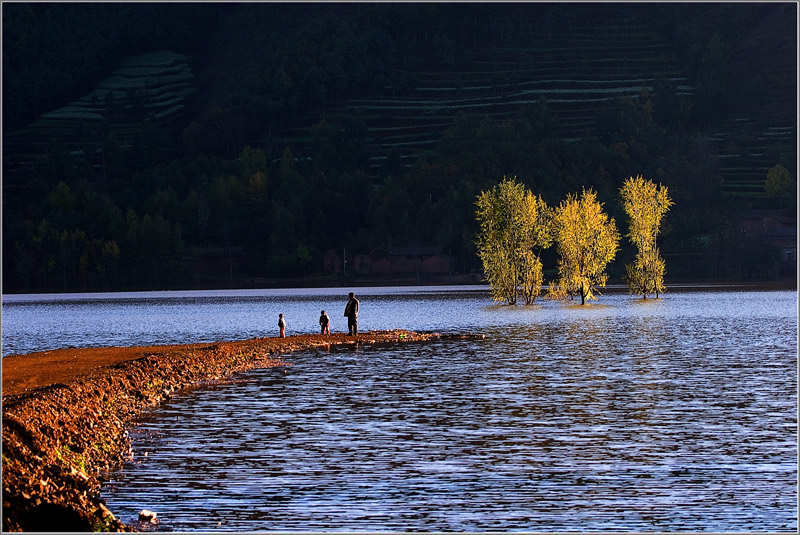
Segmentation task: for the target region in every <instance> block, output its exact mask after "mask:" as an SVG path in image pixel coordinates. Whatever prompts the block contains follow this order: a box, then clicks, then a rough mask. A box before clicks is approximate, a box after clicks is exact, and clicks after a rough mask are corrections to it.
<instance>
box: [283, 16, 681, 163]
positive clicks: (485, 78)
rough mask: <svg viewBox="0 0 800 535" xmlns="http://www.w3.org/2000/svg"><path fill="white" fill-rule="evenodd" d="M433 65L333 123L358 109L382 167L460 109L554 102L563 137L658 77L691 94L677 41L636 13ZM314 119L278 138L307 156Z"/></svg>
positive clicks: (503, 114) (498, 114) (503, 110)
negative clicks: (611, 102) (393, 153)
mask: <svg viewBox="0 0 800 535" xmlns="http://www.w3.org/2000/svg"><path fill="white" fill-rule="evenodd" d="M520 41H522V40H520ZM432 63H435V64H433V65H430V67H428V68H425V69H418V70H413V71H412V70H403V69H395V70H394V71H392V72H391V74H390V76H389V79H390V80H391V83H390V84H389V85H386V86H385V87H384V91H383V96H381V97H374V98H365V99H353V100H349V101H346V102H343V103H340V104H339V105H338V106H334V107H330V108H329V109H328V113H327V117H328V118H329V120H336V119H337V118H343V117H348V116H352V115H357V116H358V117H359V118H360V119H361V120H363V121H364V123H365V126H366V128H367V132H368V133H367V136H368V139H367V142H368V146H369V153H370V161H371V167H372V168H373V170H375V169H378V168H379V167H380V166H381V165H382V162H383V160H385V159H386V158H387V157H388V154H389V152H390V151H393V150H394V151H398V152H399V153H400V155H401V158H402V159H403V161H404V162H405V164H406V165H407V166H410V165H412V164H413V162H414V161H415V160H416V159H417V158H418V157H419V156H420V155H422V154H425V151H426V149H430V148H432V147H433V146H435V144H436V143H437V141H438V139H439V138H440V136H441V134H442V132H443V131H444V130H445V129H446V128H447V127H448V126H450V125H451V124H452V122H453V120H454V119H455V117H456V116H457V114H458V113H460V112H467V113H472V114H480V115H483V116H485V117H488V118H489V119H492V120H497V121H502V120H505V119H508V118H511V117H513V116H514V115H515V114H518V113H519V111H520V109H521V108H522V107H523V106H525V105H528V104H534V103H537V102H538V101H540V99H545V100H546V101H547V103H548V104H549V105H550V107H551V109H552V110H553V111H554V112H555V114H556V115H557V117H558V120H559V125H560V132H558V135H559V136H560V137H562V138H564V139H567V140H574V139H580V138H582V137H586V136H591V135H593V134H594V133H595V114H596V113H597V111H598V110H599V109H600V107H601V105H602V104H603V103H605V102H607V101H609V100H611V99H614V98H616V97H620V96H635V95H639V94H640V92H641V91H642V89H643V88H646V89H648V90H652V89H653V85H654V83H655V82H656V80H657V79H659V78H660V79H665V80H668V81H670V82H672V83H673V84H674V85H675V87H676V88H677V93H678V94H683V95H687V94H691V93H692V87H691V85H690V84H689V83H688V81H687V78H686V77H685V75H684V74H683V73H682V72H681V70H680V68H679V65H678V62H677V60H676V58H675V56H674V54H673V52H672V47H671V46H670V45H669V44H668V43H667V42H666V41H665V40H664V39H663V38H662V37H661V36H659V35H658V34H657V33H655V32H653V31H651V30H650V29H649V28H648V27H646V26H644V25H642V24H637V23H635V22H634V21H633V20H628V21H625V20H615V21H613V22H612V21H588V20H587V21H582V22H580V21H576V22H574V23H573V24H572V25H571V26H570V27H569V29H568V31H567V29H564V30H562V32H560V33H555V32H540V33H532V34H531V35H529V36H527V38H526V39H525V40H524V42H519V43H514V42H508V43H504V44H503V46H494V47H491V48H484V49H477V50H476V51H475V54H474V55H473V57H472V58H471V61H469V62H463V63H461V64H458V65H456V64H454V62H450V64H449V65H448V64H447V63H445V64H444V65H442V62H432ZM314 120H315V117H314V116H313V115H311V114H308V115H306V116H301V117H299V118H298V120H297V122H296V126H295V127H293V128H291V129H290V130H289V131H287V132H286V133H285V135H284V136H283V137H282V138H280V139H279V140H278V142H279V143H284V144H287V145H289V146H290V147H292V149H293V151H294V152H295V153H296V154H297V153H302V151H303V149H304V148H305V147H306V146H307V143H308V142H309V140H310V137H309V127H310V125H311V124H313V121H314Z"/></svg>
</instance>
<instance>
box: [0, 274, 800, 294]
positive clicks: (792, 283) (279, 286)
mask: <svg viewBox="0 0 800 535" xmlns="http://www.w3.org/2000/svg"><path fill="white" fill-rule="evenodd" d="M309 282H310V281H308V280H302V281H301V280H296V281H293V280H283V279H281V280H277V281H272V283H268V284H258V285H255V284H241V285H238V286H237V285H233V286H232V285H230V284H224V285H203V284H197V285H191V286H174V287H169V288H151V287H143V288H109V289H97V288H95V289H92V290H67V291H62V290H52V291H30V292H6V293H3V294H2V295H3V296H24V295H54V296H56V295H72V294H76V295H90V294H106V293H111V294H116V293H159V292H206V291H208V292H225V291H231V292H236V291H254V290H265V291H269V290H333V289H347V288H355V289H360V290H361V289H368V288H382V289H386V288H412V287H420V288H430V287H437V286H440V287H445V288H446V287H449V286H454V287H464V288H472V289H474V291H482V290H488V288H489V285H488V283H487V282H484V281H481V282H476V281H470V282H454V281H449V280H448V281H432V280H426V281H416V280H412V279H392V280H383V279H361V280H355V281H348V283H347V284H344V283H329V284H308V283H309ZM318 282H319V281H318ZM797 283H798V279H797V278H780V279H770V280H747V279H744V280H722V281H720V280H716V279H709V280H698V279H682V278H679V279H673V280H670V281H669V282H667V283H665V285H666V288H667V291H669V290H670V288H674V289H675V290H677V291H708V290H711V291H717V290H720V291H725V290H730V291H741V290H752V291H759V290H765V291H769V290H795V291H796V290H797ZM546 288H547V286H546V285H545V286H543V289H546ZM606 289H607V290H609V291H614V292H617V291H619V292H623V293H624V292H627V290H628V287H627V285H626V284H625V283H624V282H622V281H619V280H615V281H614V282H611V283H609V284H607V285H606Z"/></svg>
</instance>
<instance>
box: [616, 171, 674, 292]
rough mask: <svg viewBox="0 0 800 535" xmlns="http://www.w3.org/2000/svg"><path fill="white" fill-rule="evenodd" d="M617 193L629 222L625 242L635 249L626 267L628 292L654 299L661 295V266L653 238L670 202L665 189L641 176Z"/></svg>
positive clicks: (629, 181)
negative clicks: (632, 259) (631, 262)
mask: <svg viewBox="0 0 800 535" xmlns="http://www.w3.org/2000/svg"><path fill="white" fill-rule="evenodd" d="M619 193H620V197H621V198H622V207H623V209H624V210H625V213H626V214H628V218H629V229H630V230H629V232H628V238H629V239H630V240H631V243H633V244H634V245H635V246H636V248H637V252H636V260H635V261H634V263H633V264H628V265H627V266H626V271H627V282H628V290H629V291H630V292H631V293H632V294H642V297H644V298H645V299H647V295H648V294H655V296H656V298H658V296H659V294H662V293H664V271H665V265H664V259H663V258H661V254H660V253H659V250H658V246H657V244H656V237H657V236H658V233H659V231H660V229H661V220H662V219H663V218H664V214H666V213H667V211H668V210H669V208H670V206H672V204H673V203H672V200H671V199H670V198H669V194H668V193H667V188H666V187H665V186H662V185H661V184H659V185H658V186H656V185H655V184H654V183H653V182H652V181H651V180H646V179H645V178H643V177H642V176H641V175H637V176H636V178H634V177H630V178H628V179H627V180H626V181H625V183H624V184H623V185H622V188H620V190H619Z"/></svg>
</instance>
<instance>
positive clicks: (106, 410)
mask: <svg viewBox="0 0 800 535" xmlns="http://www.w3.org/2000/svg"><path fill="white" fill-rule="evenodd" d="M453 337H455V338H461V339H474V338H482V337H483V335H457V336H443V335H440V334H438V333H415V332H411V331H405V330H392V331H372V332H367V333H363V334H360V335H358V336H357V337H349V336H345V335H343V334H334V335H331V336H320V335H302V336H292V337H288V338H257V339H253V340H246V341H241V342H220V343H214V344H193V345H180V346H156V347H148V348H95V349H91V350H61V351H59V352H46V353H41V354H38V353H37V354H32V355H12V356H10V357H6V358H4V359H3V531H134V529H133V528H132V527H131V526H128V525H125V524H124V523H123V522H121V521H120V520H119V519H117V518H116V517H115V516H114V514H113V513H112V512H111V511H110V510H109V509H108V508H107V507H106V505H105V502H104V500H103V498H102V496H101V493H100V490H101V484H102V481H101V473H102V471H104V470H107V469H109V468H111V467H114V466H118V465H119V464H120V463H121V462H123V461H124V460H125V459H126V458H128V457H129V456H130V454H131V445H130V441H129V439H128V432H127V428H128V426H129V425H130V422H131V419H132V418H133V417H134V416H135V415H136V414H137V413H138V412H139V411H141V410H142V409H143V408H145V407H148V406H152V405H155V404H157V403H159V402H160V401H162V400H164V399H168V398H169V397H170V396H171V395H172V393H173V392H175V391H176V390H179V389H181V388H184V387H187V386H190V385H195V384H198V383H203V382H208V381H213V380H218V379H222V378H224V377H226V376H229V375H231V374H233V373H237V372H241V371H245V370H248V369H253V368H260V367H272V366H285V365H287V363H286V362H285V361H284V360H283V359H282V358H281V355H282V354H285V353H288V352H291V351H296V350H302V349H311V348H316V347H328V346H357V345H374V344H382V343H387V344H388V343H391V344H394V343H407V342H425V341H432V340H441V339H443V338H453ZM47 358H50V359H51V361H52V362H56V363H58V364H56V365H53V369H48V370H44V368H46V366H43V363H44V362H45V361H46V360H47ZM65 362H68V364H66V365H65V364H64V363H65ZM45 371H49V373H44V372H45ZM7 372H8V373H7ZM7 387H8V389H7Z"/></svg>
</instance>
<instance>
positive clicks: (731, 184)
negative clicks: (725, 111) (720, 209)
mask: <svg viewBox="0 0 800 535" xmlns="http://www.w3.org/2000/svg"><path fill="white" fill-rule="evenodd" d="M711 140H712V141H713V142H714V144H715V146H716V147H717V151H718V154H719V160H720V175H721V178H722V183H723V191H724V192H725V193H726V194H727V195H730V196H734V197H749V198H758V197H764V196H765V195H766V193H765V189H764V183H765V182H766V178H767V171H769V169H770V168H772V167H774V166H775V165H776V164H778V163H780V162H783V161H792V160H793V159H794V158H795V157H796V150H795V149H794V147H796V146H797V128H796V126H795V125H794V124H791V123H777V124H768V123H765V122H763V121H758V122H756V121H755V120H753V119H750V118H747V117H744V118H740V119H737V120H734V121H733V122H731V123H729V124H728V125H726V127H725V128H724V129H721V130H719V131H717V132H715V133H714V135H713V137H712V138H711Z"/></svg>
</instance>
